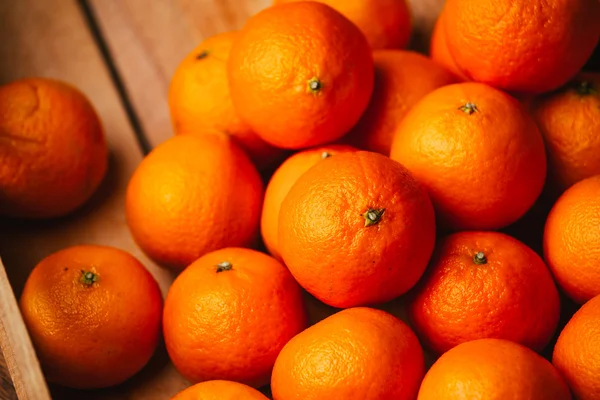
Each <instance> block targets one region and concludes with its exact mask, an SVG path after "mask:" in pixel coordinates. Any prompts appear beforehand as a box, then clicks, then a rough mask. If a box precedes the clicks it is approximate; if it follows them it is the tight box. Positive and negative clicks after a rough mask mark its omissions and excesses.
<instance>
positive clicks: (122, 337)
mask: <svg viewBox="0 0 600 400" xmlns="http://www.w3.org/2000/svg"><path fill="white" fill-rule="evenodd" d="M82 271H86V272H93V273H94V274H96V275H97V281H96V282H94V283H93V284H91V285H86V284H84V283H82V282H81V281H80V279H81V276H82ZM19 304H20V308H21V313H22V314H23V319H24V321H25V324H26V326H27V329H28V331H29V335H30V336H31V339H32V342H33V345H34V347H35V349H36V353H37V355H38V357H39V359H40V362H41V365H42V368H43V370H44V373H45V375H46V377H47V378H48V380H49V381H50V382H54V383H57V384H59V385H62V386H67V387H71V388H77V389H97V388H103V387H108V386H113V385H117V384H119V383H121V382H123V381H125V380H127V379H129V378H131V377H132V376H133V375H134V374H136V373H137V372H138V371H139V370H141V369H142V367H144V365H146V363H147V362H148V360H149V359H150V357H151V356H152V354H153V353H154V351H155V349H156V346H157V344H158V339H159V336H160V326H161V313H162V306H163V302H162V295H161V293H160V289H159V287H158V284H157V282H156V281H155V280H154V278H153V277H152V275H151V274H150V273H149V272H148V271H147V270H146V268H144V266H143V265H142V264H141V263H140V262H139V261H138V260H137V259H135V258H134V257H133V256H132V255H130V254H129V253H126V252H124V251H122V250H119V249H116V248H112V247H106V246H93V245H80V246H73V247H69V248H66V249H63V250H60V251H58V252H56V253H53V254H51V255H49V256H48V257H46V258H45V259H43V260H42V261H41V262H40V263H39V264H38V265H37V266H36V267H35V268H34V269H33V271H32V272H31V274H30V275H29V278H28V279H27V282H26V283H25V288H24V289H23V294H22V295H21V298H20V301H19Z"/></svg>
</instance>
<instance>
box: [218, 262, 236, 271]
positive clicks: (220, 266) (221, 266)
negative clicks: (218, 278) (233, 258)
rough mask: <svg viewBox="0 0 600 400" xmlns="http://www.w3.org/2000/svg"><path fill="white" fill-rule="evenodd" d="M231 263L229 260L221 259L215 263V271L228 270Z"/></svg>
mask: <svg viewBox="0 0 600 400" xmlns="http://www.w3.org/2000/svg"><path fill="white" fill-rule="evenodd" d="M232 268H233V265H232V264H231V263H230V262H229V261H223V262H222V263H219V264H217V272H223V271H230V270H231V269H232Z"/></svg>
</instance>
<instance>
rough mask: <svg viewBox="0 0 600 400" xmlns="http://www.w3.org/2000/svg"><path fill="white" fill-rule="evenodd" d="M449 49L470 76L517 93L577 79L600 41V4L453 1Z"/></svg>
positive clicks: (593, 0)
mask: <svg viewBox="0 0 600 400" xmlns="http://www.w3.org/2000/svg"><path fill="white" fill-rule="evenodd" d="M444 13H445V14H446V15H445V22H444V23H445V31H446V39H447V42H448V48H449V50H450V53H451V54H452V56H453V58H454V61H455V62H456V64H457V65H458V66H459V67H460V69H461V70H462V71H463V73H464V74H465V75H467V76H468V77H469V78H471V79H472V80H475V81H478V82H483V83H487V84H490V85H492V86H495V87H497V88H500V89H504V90H508V91H513V92H527V93H542V92H547V91H550V90H553V89H556V88H558V87H560V86H562V85H563V84H565V83H566V82H567V81H568V80H569V79H571V78H572V77H573V76H575V74H577V72H579V70H580V69H581V67H583V65H584V64H585V62H586V61H587V59H588V58H589V57H590V56H591V55H592V52H593V50H594V47H595V46H596V43H598V39H599V38H600V24H598V21H600V2H598V0H527V1H524V0H519V1H515V0H497V1H493V2H481V1H480V0H448V2H447V3H446V6H445V8H444Z"/></svg>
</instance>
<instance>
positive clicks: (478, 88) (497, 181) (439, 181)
mask: <svg viewBox="0 0 600 400" xmlns="http://www.w3.org/2000/svg"><path fill="white" fill-rule="evenodd" d="M391 158H392V159H394V160H397V161H399V162H400V163H401V164H403V165H404V166H405V167H407V168H408V169H409V170H410V171H411V172H412V173H413V175H414V176H415V177H416V178H417V179H418V180H419V181H420V182H421V183H422V184H423V185H424V186H425V187H426V188H427V190H428V192H429V195H430V196H431V200H432V202H433V205H434V207H435V208H436V211H437V216H438V218H439V221H440V223H441V224H442V225H443V227H444V228H445V229H450V230H455V231H458V230H494V229H499V228H502V227H504V226H507V225H509V224H511V223H513V222H515V221H516V220H517V219H519V218H520V217H521V216H523V214H525V212H526V211H527V210H528V209H529V208H530V207H531V206H532V205H533V203H534V202H535V200H536V199H537V197H538V196H539V194H540V192H541V191H542V187H543V186H544V180H545V177H546V156H545V150H544V142H543V140H542V136H541V134H540V132H539V131H538V129H537V127H536V125H535V122H534V121H533V119H532V118H531V117H530V116H529V115H528V114H527V113H526V111H525V110H524V108H523V107H522V106H521V105H520V104H519V103H518V102H517V100H515V99H514V98H512V97H510V96H509V95H508V94H505V93H503V92H501V91H499V90H496V89H494V88H492V87H491V86H488V85H485V84H482V83H473V82H469V83H458V84H454V85H448V86H444V87H442V88H439V89H436V90H434V91H433V92H431V93H430V94H428V95H427V96H425V97H424V98H423V99H422V100H421V101H420V102H418V103H417V105H415V106H414V107H413V108H412V109H411V110H410V111H409V113H408V115H407V116H406V117H405V118H404V120H403V121H402V123H401V124H400V127H399V128H398V130H397V131H396V133H395V136H394V140H393V144H392V151H391Z"/></svg>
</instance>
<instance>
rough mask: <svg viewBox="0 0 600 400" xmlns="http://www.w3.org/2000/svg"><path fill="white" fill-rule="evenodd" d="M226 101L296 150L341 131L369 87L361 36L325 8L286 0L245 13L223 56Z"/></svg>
mask: <svg viewBox="0 0 600 400" xmlns="http://www.w3.org/2000/svg"><path fill="white" fill-rule="evenodd" d="M228 74H229V86H230V88H231V96H232V99H233V104H234V106H235V108H236V110H237V112H238V113H239V115H240V117H241V118H242V120H243V121H245V122H246V123H247V124H248V125H249V126H250V127H251V128H252V129H253V130H254V131H255V132H256V133H257V134H258V135H259V136H260V137H261V138H262V139H264V140H265V141H267V142H268V143H271V144H273V145H275V146H278V147H282V148H289V149H299V148H305V147H310V146H316V145H320V144H324V143H327V142H331V141H334V140H337V139H339V138H341V137H342V136H343V135H344V134H345V133H347V132H348V131H349V130H350V129H351V128H352V127H353V126H354V125H355V124H356V122H357V121H358V119H359V118H360V116H361V114H362V113H363V112H364V110H365V108H366V107H367V104H368V102H369V99H370V97H371V92H372V91H373V79H374V78H373V76H374V72H373V56H372V54H371V49H370V47H369V44H368V43H367V40H366V39H365V37H364V35H363V34H362V33H361V32H360V31H359V29H358V28H357V27H356V26H355V25H354V24H353V23H352V22H350V21H348V20H347V19H346V18H345V17H344V16H342V15H341V14H340V13H338V12H337V11H335V10H334V9H332V8H331V7H329V6H327V5H324V4H321V3H318V2H313V1H309V2H292V3H288V4H281V5H277V6H273V7H270V8H267V9H266V10H263V11H261V12H259V13H258V14H256V15H255V16H253V17H251V18H250V19H249V20H248V22H247V23H246V25H245V26H244V28H243V29H242V30H241V32H240V34H239V36H238V39H237V40H236V41H235V43H234V45H233V48H232V49H231V53H230V56H229V63H228Z"/></svg>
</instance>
